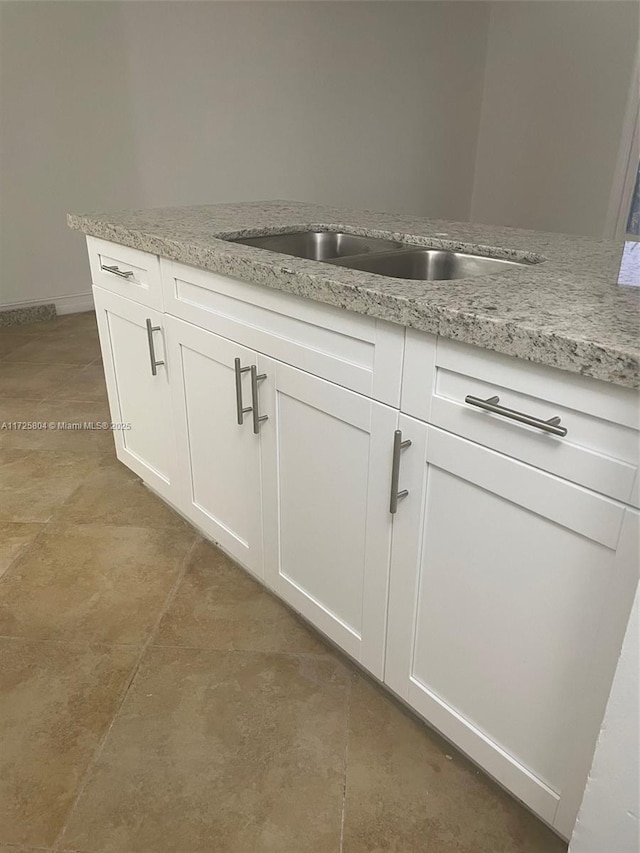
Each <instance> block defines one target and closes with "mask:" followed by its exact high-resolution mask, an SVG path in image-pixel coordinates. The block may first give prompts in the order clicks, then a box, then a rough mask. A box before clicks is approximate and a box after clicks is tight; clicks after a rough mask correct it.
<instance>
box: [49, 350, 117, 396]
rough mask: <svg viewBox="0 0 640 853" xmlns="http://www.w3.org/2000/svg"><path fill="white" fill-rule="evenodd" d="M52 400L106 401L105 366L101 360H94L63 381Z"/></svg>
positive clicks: (53, 394) (53, 393) (54, 392)
mask: <svg viewBox="0 0 640 853" xmlns="http://www.w3.org/2000/svg"><path fill="white" fill-rule="evenodd" d="M51 399H52V400H88V401H95V402H97V403H106V401H107V386H106V384H105V381H104V368H103V366H102V362H101V361H99V360H98V361H95V362H92V363H91V364H90V365H88V366H87V367H85V368H83V369H82V370H81V371H79V372H78V373H76V374H75V375H74V376H72V377H70V378H69V379H68V380H67V381H66V382H63V384H62V385H60V387H59V388H57V389H56V390H55V391H53V392H52V394H51Z"/></svg>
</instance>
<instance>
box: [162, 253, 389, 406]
mask: <svg viewBox="0 0 640 853" xmlns="http://www.w3.org/2000/svg"><path fill="white" fill-rule="evenodd" d="M160 266H161V271H162V287H163V298H164V306H165V311H166V312H167V313H169V314H172V315H174V316H176V317H179V318H181V319H183V320H187V321H188V322H190V323H193V324H194V325H196V326H200V327H202V328H205V329H208V330H209V331H212V332H215V333H216V334H218V335H222V336H223V337H225V338H229V339H230V340H233V341H236V342H237V343H239V344H242V345H243V346H246V347H250V348H251V349H253V350H256V351H257V352H260V353H264V354H265V355H268V356H272V357H273V358H276V359H278V360H279V361H283V362H285V363H286V364H290V365H293V366H294V367H298V368H300V369H301V370H304V371H306V372H307V373H311V374H314V375H315V376H320V377H322V378H324V379H328V380H329V381H330V382H335V383H336V384H337V385H342V386H343V387H345V388H350V389H351V390H353V391H357V392H359V393H360V394H364V395H365V396H367V397H371V398H373V399H375V400H379V401H381V402H383V403H387V404H389V405H392V406H399V404H400V382H401V372H402V356H403V350H404V328H403V327H402V326H397V325H395V324H393V323H385V322H383V321H381V320H375V319H374V318H372V317H365V316H363V315H361V314H354V313H352V312H350V311H343V310H341V309H339V308H335V307H334V306H332V305H324V304H322V303H320V302H314V301H312V300H310V299H305V298H303V297H300V296H294V295H292V294H290V293H284V292H282V291H279V290H273V289H271V288H268V287H264V286H261V285H256V284H250V283H248V282H244V281H239V280H237V279H233V278H229V277H227V276H222V275H218V274H217V273H212V272H208V271H206V270H201V269H196V268H195V267H190V266H186V265H184V264H180V263H176V262H175V261H170V260H166V259H165V258H162V259H161V261H160Z"/></svg>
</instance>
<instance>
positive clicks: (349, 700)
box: [338, 673, 356, 853]
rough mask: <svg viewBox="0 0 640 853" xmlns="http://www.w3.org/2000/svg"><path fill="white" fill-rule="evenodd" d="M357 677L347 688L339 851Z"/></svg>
mask: <svg viewBox="0 0 640 853" xmlns="http://www.w3.org/2000/svg"><path fill="white" fill-rule="evenodd" d="M354 677H356V676H355V675H354V673H351V674H350V675H349V684H348V689H347V713H346V715H345V716H346V721H345V737H344V771H343V784H342V814H341V817H340V845H339V847H338V853H343V851H344V826H345V818H346V813H347V764H348V760H349V730H350V727H351V705H352V698H353V679H354Z"/></svg>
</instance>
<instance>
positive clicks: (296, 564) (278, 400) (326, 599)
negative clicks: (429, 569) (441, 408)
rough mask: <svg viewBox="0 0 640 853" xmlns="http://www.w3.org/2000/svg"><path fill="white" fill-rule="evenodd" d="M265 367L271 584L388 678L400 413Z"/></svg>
mask: <svg viewBox="0 0 640 853" xmlns="http://www.w3.org/2000/svg"><path fill="white" fill-rule="evenodd" d="M262 370H263V372H264V373H266V378H265V380H264V385H263V387H262V388H261V391H260V394H261V395H262V398H263V399H264V401H265V402H264V406H267V407H268V409H267V408H265V409H264V411H265V412H268V414H269V420H267V421H265V422H264V423H262V424H261V439H262V441H263V466H264V468H263V484H264V496H265V500H264V513H265V516H264V517H265V580H266V581H267V583H268V584H269V585H270V586H271V587H272V588H273V589H274V591H275V592H276V593H277V594H278V595H279V596H281V597H282V598H283V599H284V600H285V601H287V602H288V603H289V604H290V605H291V606H292V607H293V608H295V609H296V610H297V611H299V612H300V613H302V615H303V616H305V617H306V618H307V619H308V620H309V621H310V622H312V623H313V624H314V625H316V626H317V627H318V628H319V629H320V630H321V631H322V632H323V633H324V634H326V635H327V636H328V637H329V638H330V639H332V640H333V641H334V642H335V643H336V644H337V645H339V646H340V647H341V648H343V649H344V650H345V651H346V652H348V654H350V655H352V657H354V658H355V659H356V660H358V661H360V663H362V664H363V666H365V667H367V668H368V669H369V670H371V671H372V672H373V673H375V674H376V675H377V676H379V677H381V676H382V670H383V662H384V642H385V631H386V605H387V591H388V573H389V553H390V543H391V529H392V518H393V516H392V515H391V514H390V513H389V488H390V480H391V462H392V449H393V434H394V430H395V426H396V422H397V417H398V413H397V412H396V411H394V410H393V409H390V408H388V407H387V406H384V405H382V404H380V403H376V402H373V401H372V400H370V399H368V398H366V397H362V396H360V395H359V394H356V393H354V392H352V391H348V390H346V389H344V388H341V387H339V386H337V385H334V384H332V383H330V382H327V381H325V380H323V379H319V378H317V377H315V376H311V375H310V374H308V373H304V372H302V371H299V370H296V369H295V368H292V367H289V366H288V365H285V364H282V363H280V362H275V361H272V360H268V359H265V360H264V361H263V368H262ZM269 401H270V402H269Z"/></svg>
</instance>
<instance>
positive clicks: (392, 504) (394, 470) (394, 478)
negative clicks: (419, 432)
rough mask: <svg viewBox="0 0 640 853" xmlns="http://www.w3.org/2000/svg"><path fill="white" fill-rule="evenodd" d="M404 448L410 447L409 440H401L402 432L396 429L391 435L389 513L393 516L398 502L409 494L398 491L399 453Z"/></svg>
mask: <svg viewBox="0 0 640 853" xmlns="http://www.w3.org/2000/svg"><path fill="white" fill-rule="evenodd" d="M405 447H411V439H406V441H403V440H402V430H400V429H397V430H396V431H395V432H394V434H393V462H392V464H391V498H390V500H389V512H390V513H391V515H395V514H396V513H397V511H398V500H399V499H400V498H406V496H407V495H408V494H409V491H408V490H407V489H402V491H400V492H399V491H398V483H399V481H400V453H401V452H402V451H403V450H404V449H405Z"/></svg>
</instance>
